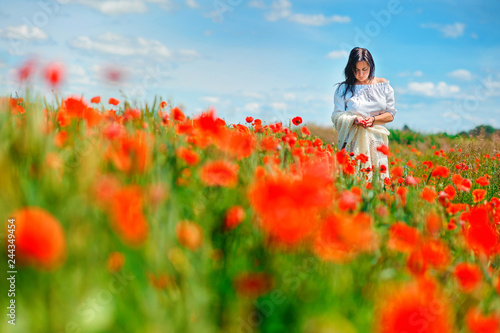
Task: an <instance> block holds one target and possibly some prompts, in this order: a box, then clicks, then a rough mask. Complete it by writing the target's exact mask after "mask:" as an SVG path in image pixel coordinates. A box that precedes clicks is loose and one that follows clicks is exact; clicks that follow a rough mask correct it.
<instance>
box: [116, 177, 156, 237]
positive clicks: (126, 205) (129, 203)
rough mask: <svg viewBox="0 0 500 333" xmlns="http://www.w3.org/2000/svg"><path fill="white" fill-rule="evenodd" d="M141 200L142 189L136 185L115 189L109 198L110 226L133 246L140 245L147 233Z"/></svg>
mask: <svg viewBox="0 0 500 333" xmlns="http://www.w3.org/2000/svg"><path fill="white" fill-rule="evenodd" d="M143 200H144V198H143V194H142V190H141V188H140V187H138V186H137V185H130V186H127V187H124V188H121V189H119V190H117V191H116V192H115V193H114V195H113V199H112V200H111V206H110V209H111V224H112V227H113V229H114V230H115V231H116V233H117V234H118V236H119V237H120V238H121V239H122V241H123V242H124V243H125V244H127V245H130V246H134V247H135V246H139V245H142V244H143V243H144V242H145V241H146V239H147V237H148V234H149V224H148V222H147V221H146V217H145V216H144V213H143Z"/></svg>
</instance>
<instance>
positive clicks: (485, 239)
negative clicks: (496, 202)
mask: <svg viewBox="0 0 500 333" xmlns="http://www.w3.org/2000/svg"><path fill="white" fill-rule="evenodd" d="M466 220H467V221H468V222H469V223H468V225H467V226H466V228H465V230H464V234H465V240H466V244H467V245H468V246H469V248H471V249H472V250H475V251H478V252H480V253H484V254H486V255H491V254H493V253H494V252H495V248H496V246H497V244H498V241H499V236H498V232H497V230H496V226H495V224H494V223H493V221H491V218H490V217H489V216H488V211H487V210H486V208H485V207H477V208H474V209H472V211H471V212H470V214H468V216H467V217H466Z"/></svg>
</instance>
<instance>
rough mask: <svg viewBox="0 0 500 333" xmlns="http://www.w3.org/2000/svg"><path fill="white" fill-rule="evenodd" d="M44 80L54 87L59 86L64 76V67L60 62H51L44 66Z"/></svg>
mask: <svg viewBox="0 0 500 333" xmlns="http://www.w3.org/2000/svg"><path fill="white" fill-rule="evenodd" d="M44 74H45V80H46V81H47V82H48V83H49V84H50V85H51V86H52V87H54V88H56V87H57V86H59V84H60V83H61V80H62V78H63V76H64V68H63V66H62V64H60V63H53V64H50V65H48V66H47V67H45V73H44Z"/></svg>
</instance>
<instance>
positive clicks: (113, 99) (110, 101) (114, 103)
mask: <svg viewBox="0 0 500 333" xmlns="http://www.w3.org/2000/svg"><path fill="white" fill-rule="evenodd" d="M108 103H109V104H111V105H118V104H120V101H119V100H117V99H116V98H113V97H111V98H110V99H109V101H108Z"/></svg>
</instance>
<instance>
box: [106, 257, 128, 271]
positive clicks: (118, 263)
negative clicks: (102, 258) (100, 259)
mask: <svg viewBox="0 0 500 333" xmlns="http://www.w3.org/2000/svg"><path fill="white" fill-rule="evenodd" d="M124 264H125V256H124V255H123V253H121V252H111V253H110V254H109V256H108V261H107V264H106V265H107V267H108V271H109V272H110V273H116V272H119V271H120V270H121V269H122V268H123V265H124Z"/></svg>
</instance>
